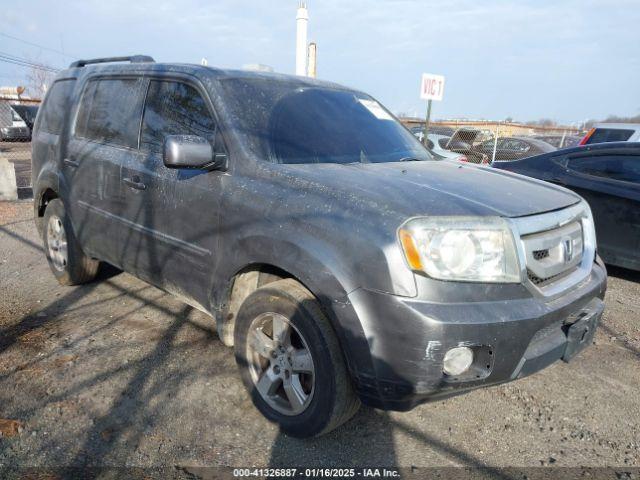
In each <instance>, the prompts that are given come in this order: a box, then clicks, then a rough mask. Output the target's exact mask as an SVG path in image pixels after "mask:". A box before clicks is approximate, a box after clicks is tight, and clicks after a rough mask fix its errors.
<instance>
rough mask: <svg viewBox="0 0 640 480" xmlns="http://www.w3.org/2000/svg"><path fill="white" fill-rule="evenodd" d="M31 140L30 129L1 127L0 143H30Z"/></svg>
mask: <svg viewBox="0 0 640 480" xmlns="http://www.w3.org/2000/svg"><path fill="white" fill-rule="evenodd" d="M30 140H31V130H29V127H26V126H24V127H14V126H9V127H0V142H28V141H30Z"/></svg>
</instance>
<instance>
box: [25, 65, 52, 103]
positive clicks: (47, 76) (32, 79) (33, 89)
mask: <svg viewBox="0 0 640 480" xmlns="http://www.w3.org/2000/svg"><path fill="white" fill-rule="evenodd" d="M41 65H42V66H43V67H46V68H40V67H31V69H30V70H29V72H28V73H27V94H28V95H29V96H31V97H34V98H42V97H44V94H45V93H46V92H47V88H49V87H50V86H51V83H52V82H53V78H54V77H55V74H54V73H53V71H52V70H50V69H47V68H50V67H49V66H48V65H46V64H41Z"/></svg>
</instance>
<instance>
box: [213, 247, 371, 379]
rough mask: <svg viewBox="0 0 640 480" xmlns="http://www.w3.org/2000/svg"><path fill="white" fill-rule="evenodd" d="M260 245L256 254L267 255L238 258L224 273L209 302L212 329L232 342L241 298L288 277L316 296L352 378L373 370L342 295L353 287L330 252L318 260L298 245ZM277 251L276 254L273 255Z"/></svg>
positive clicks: (359, 329)
mask: <svg viewBox="0 0 640 480" xmlns="http://www.w3.org/2000/svg"><path fill="white" fill-rule="evenodd" d="M260 245H261V246H262V247H263V248H261V251H262V252H273V253H274V255H273V257H270V256H268V255H262V256H257V255H256V256H255V257H254V258H251V259H247V260H246V261H245V262H240V263H241V266H237V267H236V268H233V269H232V270H231V272H232V273H231V274H230V275H228V276H226V278H228V281H227V282H226V285H225V286H224V287H223V288H220V289H216V290H217V291H218V292H220V294H219V296H218V297H217V298H215V299H213V304H214V305H217V307H216V308H214V309H215V310H216V320H217V325H218V327H217V329H218V334H219V336H220V339H221V340H222V341H223V343H224V344H225V345H227V346H232V345H233V332H234V327H235V317H236V315H237V313H238V310H239V309H240V305H242V302H243V301H244V299H246V298H247V297H248V296H249V295H250V294H251V293H252V292H253V291H255V290H256V289H257V288H259V287H261V286H263V285H266V284H268V283H270V282H272V281H276V280H280V279H284V278H292V279H294V280H296V281H297V282H299V283H300V284H301V285H303V286H304V287H305V288H306V289H307V290H309V291H310V292H311V293H312V294H313V296H314V297H315V298H316V299H317V300H318V303H319V304H320V307H321V309H322V311H323V312H324V313H325V315H326V316H327V318H328V319H329V321H330V323H331V325H332V326H333V329H334V331H335V333H336V335H337V337H338V340H339V342H340V347H341V350H342V352H343V355H344V357H345V360H346V362H347V366H348V368H349V371H350V372H351V373H352V376H354V377H355V376H357V375H358V374H359V373H360V372H366V373H369V372H373V364H372V362H371V357H370V355H371V354H370V350H369V344H368V341H367V338H366V337H365V334H364V330H363V328H362V325H361V324H360V320H359V318H358V316H357V314H356V311H355V309H354V307H353V305H351V303H350V301H349V298H348V294H349V293H350V292H351V291H353V290H355V289H356V288H357V287H356V286H354V285H353V283H352V282H351V281H349V280H348V279H346V275H345V272H344V271H341V269H340V267H342V266H344V264H342V263H340V262H336V258H335V257H334V256H333V255H330V256H324V257H323V259H322V260H321V259H320V258H319V255H313V254H311V253H309V249H306V248H302V247H300V246H299V245H294V244H287V245H282V244H280V246H279V248H278V249H277V250H275V249H270V248H264V245H265V243H264V241H261V242H260ZM240 251H243V250H240ZM244 251H247V250H244ZM312 251H314V252H322V251H323V249H317V248H314V249H313V250H312ZM278 252H280V254H279V255H276V253H278ZM282 252H287V254H286V255H284V254H282ZM336 270H337V271H336Z"/></svg>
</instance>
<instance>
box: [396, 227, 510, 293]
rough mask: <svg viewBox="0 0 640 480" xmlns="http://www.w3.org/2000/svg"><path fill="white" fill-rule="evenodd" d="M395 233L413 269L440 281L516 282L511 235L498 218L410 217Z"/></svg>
mask: <svg viewBox="0 0 640 480" xmlns="http://www.w3.org/2000/svg"><path fill="white" fill-rule="evenodd" d="M398 236H399V240H400V244H401V245H402V249H403V251H404V255H405V258H406V260H407V263H408V265H409V267H410V268H411V269H412V270H414V271H416V272H424V273H426V274H427V275H429V276H430V277H432V278H437V279H440V280H456V281H464V282H492V283H520V266H519V264H518V257H517V254H516V246H515V242H514V239H513V234H512V233H511V229H510V228H509V225H508V224H507V222H506V220H504V219H502V218H499V217H486V218H485V217H429V218H413V219H411V220H408V221H407V222H405V223H404V225H402V226H401V227H400V229H399V230H398Z"/></svg>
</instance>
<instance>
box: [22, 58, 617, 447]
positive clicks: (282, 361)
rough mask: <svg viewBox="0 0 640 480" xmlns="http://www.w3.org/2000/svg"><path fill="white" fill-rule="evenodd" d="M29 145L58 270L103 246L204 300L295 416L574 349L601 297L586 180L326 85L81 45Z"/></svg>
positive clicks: (140, 273)
mask: <svg viewBox="0 0 640 480" xmlns="http://www.w3.org/2000/svg"><path fill="white" fill-rule="evenodd" d="M115 60H118V61H120V62H124V63H114V61H115ZM32 150H33V188H34V208H35V221H36V225H37V226H38V229H39V231H40V232H41V233H42V237H43V243H44V246H45V248H44V251H45V254H46V258H47V260H48V262H49V265H50V267H51V271H52V272H53V274H54V276H55V277H56V278H57V279H58V281H59V282H60V283H61V284H63V285H73V284H81V283H85V282H88V281H90V280H92V279H93V278H94V277H95V275H96V272H97V269H98V264H99V263H100V262H108V263H110V264H113V265H115V266H117V267H119V268H120V269H122V270H125V271H127V272H129V273H131V274H133V275H136V276H137V277H139V278H141V279H143V280H146V281H147V282H150V283H152V284H154V285H156V286H158V287H160V288H162V289H164V290H166V291H168V292H171V293H174V294H176V295H178V296H179V298H180V299H182V300H184V301H185V302H187V303H189V304H190V305H192V306H194V307H196V308H198V309H200V310H202V311H203V312H206V313H208V314H210V315H212V316H213V317H214V318H215V320H216V321H215V323H216V328H217V330H218V333H219V337H220V339H221V340H222V342H223V343H224V344H226V345H229V346H231V345H233V346H234V349H235V358H236V361H237V364H238V367H239V370H240V375H241V377H242V380H243V382H244V384H245V385H246V387H247V390H248V392H249V394H250V395H251V398H252V399H253V402H254V404H255V405H256V407H257V408H258V409H259V410H260V411H261V412H262V413H263V414H264V415H265V416H266V417H267V418H268V419H269V420H271V421H274V422H277V423H278V424H279V425H280V427H281V428H282V430H283V431H284V432H286V433H288V434H291V435H295V436H300V437H305V436H312V435H319V434H322V433H325V432H328V431H330V430H332V429H334V428H336V427H337V426H339V425H340V424H342V423H343V422H345V421H347V420H348V419H349V418H350V417H351V416H352V415H353V414H354V413H355V412H356V410H357V409H358V406H359V405H360V402H361V401H362V402H364V403H366V404H368V405H371V406H374V407H377V408H383V409H390V410H408V409H411V408H413V407H414V406H416V405H418V404H420V403H422V402H425V401H428V400H435V399H442V398H445V397H448V396H452V395H456V394H459V393H462V392H465V391H468V390H471V389H474V388H478V387H482V386H487V385H494V384H497V383H502V382H507V381H510V380H514V379H517V378H521V377H524V376H526V375H529V374H531V373H533V372H536V371H538V370H540V369H542V368H544V367H546V366H547V365H549V364H551V363H553V362H555V361H557V360H560V359H563V360H567V361H568V360H569V359H570V358H572V357H573V356H574V355H576V354H577V353H578V352H579V351H581V350H582V349H583V348H585V347H586V346H587V345H589V344H590V343H591V339H592V337H593V334H594V331H595V328H596V326H597V324H598V321H599V319H600V317H601V315H602V311H603V308H604V303H603V298H604V294H605V289H606V272H605V269H604V266H603V265H602V263H601V262H600V260H599V259H598V258H597V256H596V255H595V251H596V244H595V234H594V229H593V222H592V218H591V213H590V211H589V207H588V205H587V204H586V203H585V202H584V201H583V200H582V199H581V198H580V197H579V196H577V195H576V194H574V193H572V192H570V191H568V190H565V189H562V188H559V187H555V186H552V185H548V184H543V183H540V182H538V181H535V180H531V179H527V178H524V177H521V176H516V175H512V174H509V173H505V172H501V171H499V170H496V169H492V168H489V167H470V166H466V165H464V164H461V163H454V162H447V161H434V160H433V158H432V157H431V155H430V154H429V153H428V151H427V150H426V149H425V148H424V147H423V146H422V145H421V144H420V143H419V142H418V141H417V140H416V139H415V137H414V136H413V135H411V133H410V132H409V131H407V130H406V129H405V128H404V127H403V126H402V125H400V123H399V122H398V121H397V120H396V119H395V117H393V115H392V114H390V113H389V111H388V110H387V109H386V108H384V107H383V106H382V105H380V104H379V103H378V102H377V101H376V100H375V99H373V98H372V97H370V96H368V95H366V94H365V93H362V92H359V91H356V90H352V89H349V88H345V87H341V86H339V85H336V84H333V83H327V82H321V81H317V80H315V79H311V78H306V77H299V76H289V75H281V74H274V73H262V72H249V71H232V70H221V69H216V68H210V67H205V66H201V65H187V64H157V63H154V62H153V59H151V58H150V57H145V56H136V57H120V58H116V59H96V60H85V61H78V62H74V63H73V64H72V65H71V66H70V68H69V69H67V70H65V71H62V72H61V73H59V74H58V76H57V78H56V80H55V82H54V83H53V84H52V86H51V88H50V89H49V91H48V93H47V96H46V98H45V100H44V104H43V106H42V107H41V111H40V113H39V114H38V118H37V120H36V125H35V130H34V139H33V142H32ZM203 362H206V358H203Z"/></svg>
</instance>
